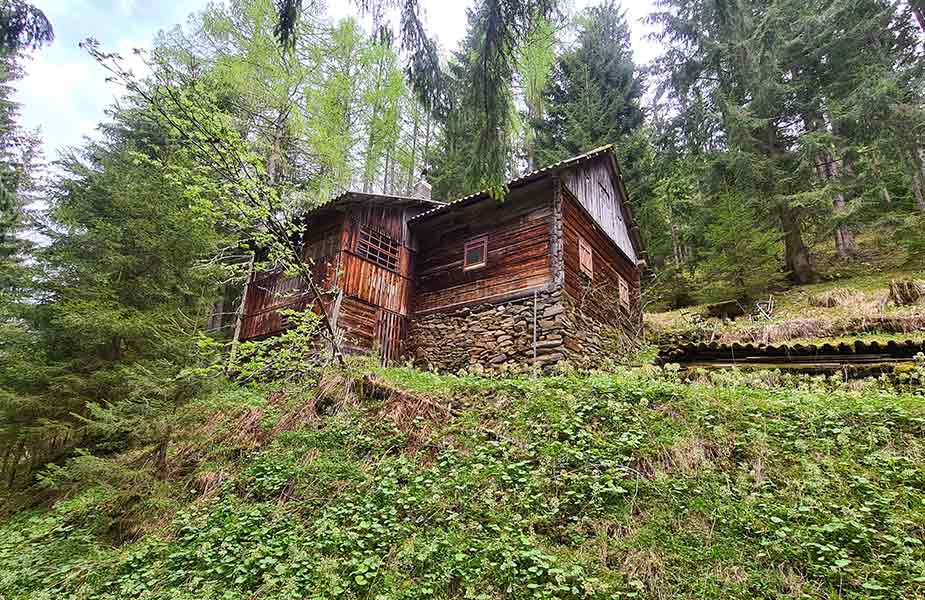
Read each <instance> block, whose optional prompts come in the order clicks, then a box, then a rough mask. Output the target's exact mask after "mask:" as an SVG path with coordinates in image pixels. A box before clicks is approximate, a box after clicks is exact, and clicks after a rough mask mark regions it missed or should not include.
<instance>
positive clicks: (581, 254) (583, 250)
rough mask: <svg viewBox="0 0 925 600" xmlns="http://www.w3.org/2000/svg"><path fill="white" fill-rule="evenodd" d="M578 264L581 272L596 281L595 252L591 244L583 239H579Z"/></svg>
mask: <svg viewBox="0 0 925 600" xmlns="http://www.w3.org/2000/svg"><path fill="white" fill-rule="evenodd" d="M578 263H579V265H580V266H581V272H582V273H584V274H585V275H587V276H588V277H589V278H590V279H594V252H593V251H592V250H591V244H589V243H588V242H586V241H585V240H584V238H581V237H580V238H578Z"/></svg>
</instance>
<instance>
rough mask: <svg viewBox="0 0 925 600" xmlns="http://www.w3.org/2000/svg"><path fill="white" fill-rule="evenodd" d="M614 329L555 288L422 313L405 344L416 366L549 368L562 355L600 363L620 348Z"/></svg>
mask: <svg viewBox="0 0 925 600" xmlns="http://www.w3.org/2000/svg"><path fill="white" fill-rule="evenodd" d="M534 315H535V318H534ZM534 322H535V324H536V343H535V349H534ZM614 335H615V333H614V332H613V331H612V330H611V329H609V328H608V327H606V326H605V325H603V324H601V323H598V322H597V321H595V320H594V319H592V318H590V317H589V316H588V315H586V314H584V313H583V312H582V311H578V310H576V309H575V308H574V307H573V306H572V305H571V303H570V302H569V300H568V298H567V297H565V296H564V295H563V294H562V293H561V292H560V291H554V292H541V293H538V294H537V295H536V297H535V302H534V296H528V297H525V298H520V299H517V300H512V301H509V302H506V303H503V304H480V305H476V306H470V307H464V308H459V309H456V310H451V311H442V312H438V313H432V314H429V315H421V316H418V317H417V318H416V319H415V320H414V321H412V322H411V324H410V327H409V331H408V344H407V346H406V347H407V349H408V354H409V357H410V358H411V359H412V360H413V361H414V363H415V364H416V365H417V366H420V367H423V368H430V369H436V370H439V371H445V372H446V371H449V372H457V371H460V370H467V371H470V372H483V371H484V372H501V371H528V370H531V369H533V368H539V369H540V370H543V371H548V370H550V369H552V368H553V367H554V366H555V365H557V364H559V363H561V362H563V361H566V362H567V363H568V364H570V365H573V366H576V367H582V368H588V367H594V366H598V365H600V363H601V362H602V361H603V360H605V359H606V358H608V357H609V356H612V354H611V353H612V352H613V351H615V350H617V348H616V346H615V345H614V344H613V339H614ZM618 337H619V336H618Z"/></svg>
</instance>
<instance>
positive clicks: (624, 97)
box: [534, 0, 643, 164]
mask: <svg viewBox="0 0 925 600" xmlns="http://www.w3.org/2000/svg"><path fill="white" fill-rule="evenodd" d="M642 93H643V81H642V77H641V74H640V73H639V71H638V69H637V68H636V65H635V63H634V62H633V55H632V49H631V47H630V37H629V27H628V26H627V23H626V16H625V14H624V12H623V10H622V8H621V7H620V5H619V3H617V2H616V1H614V0H609V1H607V2H605V3H603V4H601V5H599V6H595V7H592V8H589V9H587V10H586V11H585V12H584V13H582V14H581V15H580V17H579V18H578V32H577V40H576V42H575V44H574V45H573V46H572V47H570V48H567V49H565V50H564V51H563V52H562V53H561V54H560V55H559V57H558V59H557V60H556V64H555V69H554V71H553V75H552V80H551V83H550V85H549V87H548V88H547V92H546V99H545V109H546V112H545V115H544V118H543V119H542V120H541V121H540V122H538V123H534V125H535V127H536V128H537V139H536V146H537V150H536V154H537V157H538V162H539V163H542V164H548V163H552V162H556V161H558V160H561V159H563V158H567V157H569V156H575V155H576V154H580V153H582V152H586V151H588V150H590V149H592V148H595V147H598V146H601V145H604V144H608V143H612V142H618V141H620V140H621V139H623V138H625V137H626V136H628V135H629V134H631V133H632V132H633V131H635V130H636V129H637V128H639V127H640V126H641V125H642V121H643V111H642V108H641V98H642Z"/></svg>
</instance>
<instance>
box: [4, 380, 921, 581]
mask: <svg viewBox="0 0 925 600" xmlns="http://www.w3.org/2000/svg"><path fill="white" fill-rule="evenodd" d="M351 377H352V378H354V379H353V382H352V383H351V381H350V377H348V378H346V379H345V378H341V379H339V380H337V382H336V384H335V383H331V382H332V381H334V380H332V379H330V378H323V379H322V380H321V382H319V383H317V384H313V385H302V386H299V387H287V388H284V389H269V388H252V391H250V392H246V393H241V392H240V391H238V390H235V389H234V388H229V389H228V390H227V392H226V394H227V396H226V397H227V398H228V399H229V400H228V401H225V402H223V401H219V400H217V399H216V398H214V397H213V398H212V399H210V400H209V402H207V403H204V404H203V405H202V406H200V409H201V411H202V413H201V415H200V421H199V425H198V426H195V427H191V428H190V430H189V431H188V432H187V435H188V436H189V439H188V440H187V441H186V442H185V443H184V444H178V447H177V448H176V449H175V450H174V452H173V453H172V454H171V460H172V461H175V462H177V463H179V462H182V463H183V464H184V465H186V467H185V468H184V469H179V468H177V469H174V470H173V471H172V473H173V479H172V481H171V482H169V485H167V486H166V487H158V486H160V485H161V484H158V483H156V482H153V481H151V482H149V485H148V487H147V488H146V487H144V486H136V487H134V488H133V490H134V493H135V494H136V496H138V497H139V498H141V497H143V496H145V494H148V493H152V494H153V493H154V491H155V490H156V489H160V490H161V491H160V492H158V493H163V494H168V495H170V497H171V498H172V501H173V502H174V504H176V505H179V507H180V508H175V507H166V506H165V507H164V508H163V510H160V509H158V508H157V507H156V506H154V505H152V506H151V507H149V508H148V511H147V514H146V515H145V519H146V521H147V526H146V527H145V528H143V531H144V533H143V534H142V535H140V536H138V537H135V538H133V539H131V540H127V541H124V542H122V543H113V541H112V538H111V537H108V536H107V535H106V528H107V522H106V517H105V516H106V515H110V514H112V510H113V509H112V507H114V506H118V505H119V504H118V503H115V504H114V502H115V499H116V498H119V497H122V495H123V491H122V490H120V489H118V488H117V487H115V486H114V485H112V486H105V485H104V486H100V485H84V486H83V487H82V488H79V489H78V488H74V490H73V491H72V492H71V493H69V495H68V496H67V497H66V498H62V499H61V500H59V501H57V502H56V503H54V504H52V505H51V506H48V507H45V508H41V509H33V510H31V511H25V512H19V513H17V514H14V515H12V516H11V517H10V518H9V519H8V520H6V521H5V522H4V523H2V524H0V574H2V575H0V596H2V597H5V598H45V597H48V598H52V597H70V598H113V599H114V598H127V597H133V598H165V599H166V598H172V599H174V598H230V599H234V598H241V599H243V598H383V599H391V598H395V599H398V598H421V599H423V598H601V599H603V598H675V597H677V598H682V597H683V598H780V597H790V598H845V599H847V598H916V597H921V595H922V589H923V586H925V579H923V573H925V466H923V465H925V398H923V396H922V395H921V394H918V395H917V394H913V393H901V392H896V391H888V390H884V389H880V388H879V387H878V386H877V385H876V383H875V382H871V384H870V385H869V386H865V387H862V388H857V389H852V388H850V387H847V386H838V385H834V384H832V383H830V382H828V381H826V380H824V379H808V378H783V377H781V378H775V377H774V376H772V375H770V374H767V373H763V374H754V375H742V374H736V373H716V374H709V375H705V376H704V377H703V378H701V379H699V380H697V381H695V382H693V383H682V382H680V381H679V380H677V379H675V377H674V375H673V374H672V373H671V372H670V371H661V370H657V369H645V370H632V371H630V370H627V371H623V372H620V373H615V374H597V375H579V374H563V375H561V376H556V377H537V378H516V379H485V378H476V377H457V376H440V375H435V374H432V373H422V372H419V371H415V370H413V369H406V368H396V369H375V368H369V367H363V368H361V369H358V370H357V371H356V372H354V373H352V374H351ZM366 377H374V378H376V380H377V381H380V382H382V386H381V388H378V389H379V390H380V391H377V393H376V394H373V395H369V394H367V393H366V391H364V388H363V385H362V384H361V381H362V380H363V379H364V378H366ZM381 389H391V390H392V392H390V393H388V394H386V393H383V392H381ZM397 403H404V404H406V405H408V406H406V407H400V406H397ZM433 406H439V407H449V408H448V409H447V410H442V409H441V410H417V409H416V408H415V407H424V408H425V409H426V408H427V407H433ZM207 407H210V408H207ZM255 410H256V411H259V412H260V413H261V414H260V417H259V418H257V419H256V423H257V428H256V429H253V430H248V431H251V432H250V433H246V434H245V433H243V431H244V430H243V429H242V428H241V427H239V426H238V425H239V424H240V423H242V421H241V419H249V421H248V422H252V421H254V416H253V411H255ZM292 415H298V416H299V418H293V417H292ZM281 423H285V424H287V425H286V426H285V427H281V426H280V424H281ZM188 448H195V452H193V453H192V454H191V453H190V451H189V450H188ZM193 454H195V457H194V458H192V455H193ZM181 458H182V460H180V459H181ZM113 460H116V459H113ZM203 481H207V482H209V485H203V484H202V483H201V482H203ZM206 488H208V490H207V489H206ZM146 490H147V491H146ZM165 490H169V491H165ZM120 502H121V501H120Z"/></svg>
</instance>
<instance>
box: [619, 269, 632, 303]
mask: <svg viewBox="0 0 925 600" xmlns="http://www.w3.org/2000/svg"><path fill="white" fill-rule="evenodd" d="M618 277H620V306H622V307H623V308H624V309H626V310H629V309H630V286H629V283H627V282H626V279H623V276H622V275H620V276H618Z"/></svg>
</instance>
